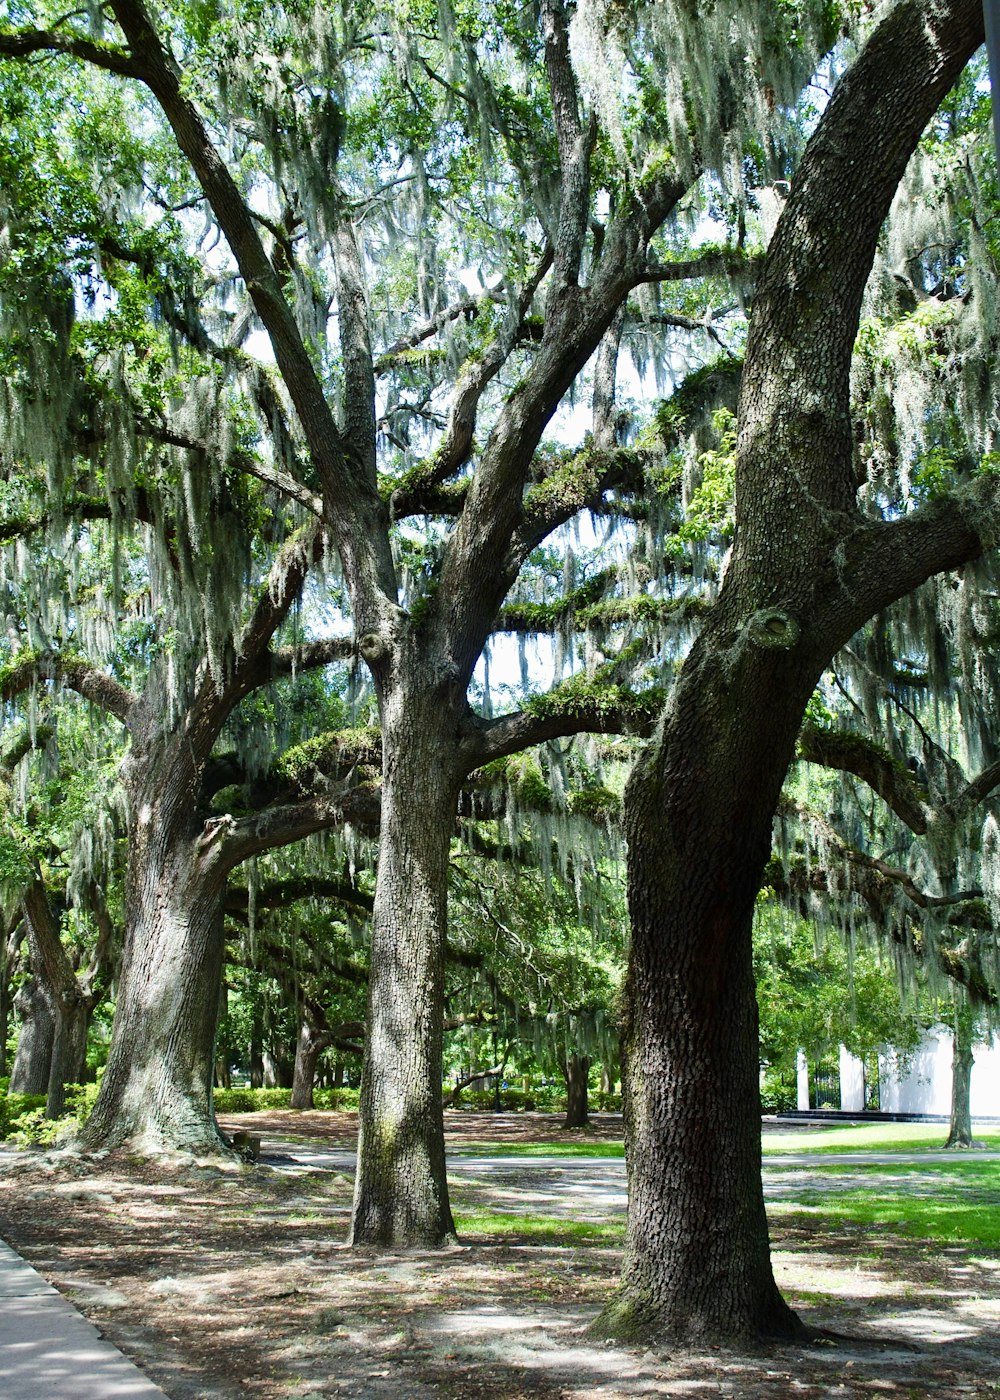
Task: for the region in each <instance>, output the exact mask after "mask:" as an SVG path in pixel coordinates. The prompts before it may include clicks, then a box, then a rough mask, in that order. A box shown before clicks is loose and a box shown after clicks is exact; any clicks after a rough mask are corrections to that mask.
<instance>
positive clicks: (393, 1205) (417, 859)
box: [350, 695, 458, 1246]
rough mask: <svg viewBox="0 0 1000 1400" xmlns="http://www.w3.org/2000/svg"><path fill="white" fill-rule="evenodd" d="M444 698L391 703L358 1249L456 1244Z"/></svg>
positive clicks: (356, 1220)
mask: <svg viewBox="0 0 1000 1400" xmlns="http://www.w3.org/2000/svg"><path fill="white" fill-rule="evenodd" d="M442 711H443V707H442V706H441V704H440V700H439V698H438V697H435V696H431V695H425V696H418V697H417V699H416V700H411V702H410V703H409V704H404V703H403V697H402V696H398V697H392V698H391V699H390V700H389V701H383V713H382V736H383V751H384V757H383V781H382V821H381V829H380V835H379V858H378V875H377V883H376V893H375V908H374V912H373V916H372V947H371V964H370V972H369V978H368V1012H367V1023H366V1024H367V1035H366V1039H365V1053H364V1062H363V1067H362V1072H361V1097H360V1104H359V1108H360V1114H359V1129H360V1132H359V1138H358V1166H357V1176H356V1179H355V1191H354V1217H353V1222H352V1227H351V1236H350V1239H351V1243H352V1244H356V1245H360V1244H371V1245H411V1244H421V1245H432V1246H433V1245H439V1244H442V1243H444V1242H445V1241H448V1240H451V1239H453V1238H454V1237H455V1225H454V1221H453V1220H452V1216H451V1208H450V1206H449V1203H448V1183H447V1179H446V1176H445V1156H444V1116H443V1103H442V1088H441V1074H442V1067H441V1054H442V1021H443V1014H444V953H445V942H446V933H447V899H448V853H449V846H450V840H451V832H452V828H453V825H454V820H455V809H456V802H457V794H458V782H457V779H455V778H453V777H450V776H449V774H448V771H447V766H446V762H445V761H444V760H443V758H442V755H446V756H447V755H450V752H451V749H452V747H453V740H451V737H450V736H446V735H445V734H443V733H442V720H443V713H442Z"/></svg>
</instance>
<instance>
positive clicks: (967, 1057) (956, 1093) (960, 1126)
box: [945, 1009, 976, 1147]
mask: <svg viewBox="0 0 1000 1400" xmlns="http://www.w3.org/2000/svg"><path fill="white" fill-rule="evenodd" d="M972 1027H973V1021H972V1017H971V1016H970V1015H969V1014H968V1012H967V1011H965V1010H964V1009H960V1010H959V1011H958V1012H957V1013H956V1016H955V1029H954V1032H953V1036H952V1046H953V1049H952V1057H951V1124H950V1126H949V1129H948V1141H947V1142H946V1143H945V1147H975V1145H976V1144H975V1142H974V1140H973V1137H972V1100H971V1089H972V1066H973V1064H974V1063H975V1058H974V1056H973V1053H972V1036H973V1030H972Z"/></svg>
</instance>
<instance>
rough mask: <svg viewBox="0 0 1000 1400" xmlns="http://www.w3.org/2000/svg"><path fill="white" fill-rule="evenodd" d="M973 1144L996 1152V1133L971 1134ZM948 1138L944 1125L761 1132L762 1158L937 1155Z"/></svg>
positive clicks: (994, 1130)
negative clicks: (788, 1155)
mask: <svg viewBox="0 0 1000 1400" xmlns="http://www.w3.org/2000/svg"><path fill="white" fill-rule="evenodd" d="M974 1135H975V1138H976V1141H977V1142H981V1143H982V1144H983V1145H984V1147H986V1148H988V1149H990V1150H991V1151H993V1152H1000V1131H998V1129H997V1128H996V1127H995V1126H991V1127H989V1128H984V1129H983V1130H982V1131H979V1130H978V1129H977V1130H976V1131H975V1134H974ZM947 1136H948V1125H947V1123H862V1124H860V1125H858V1126H851V1127H845V1126H842V1125H841V1124H839V1123H834V1124H831V1125H830V1126H829V1127H823V1128H811V1129H808V1130H805V1129H801V1128H800V1129H794V1130H789V1131H787V1132H783V1131H782V1130H781V1129H780V1128H778V1129H777V1130H774V1131H772V1130H771V1129H770V1126H768V1127H767V1128H766V1129H765V1132H764V1136H763V1150H764V1155H765V1157H767V1156H772V1155H782V1156H783V1155H785V1154H786V1153H790V1152H808V1153H812V1152H941V1151H943V1149H944V1144H945V1139H946V1138H947Z"/></svg>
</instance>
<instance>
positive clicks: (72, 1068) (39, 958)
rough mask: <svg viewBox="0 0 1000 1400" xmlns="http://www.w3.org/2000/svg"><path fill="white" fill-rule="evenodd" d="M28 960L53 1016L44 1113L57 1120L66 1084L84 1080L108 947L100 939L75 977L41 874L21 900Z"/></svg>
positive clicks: (60, 1111) (60, 1112)
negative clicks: (84, 968) (88, 962)
mask: <svg viewBox="0 0 1000 1400" xmlns="http://www.w3.org/2000/svg"><path fill="white" fill-rule="evenodd" d="M23 907H24V916H25V922H26V923H27V926H28V944H29V947H30V948H31V961H32V967H33V969H34V971H35V975H36V977H37V979H38V982H39V985H41V986H43V987H44V992H45V997H46V1000H47V1001H48V1004H49V1007H50V1008H51V1012H52V1019H53V1035H52V1049H51V1056H50V1061H49V1075H48V1082H47V1084H46V1087H45V1092H46V1103H45V1114H46V1117H48V1118H58V1117H59V1116H60V1114H62V1112H63V1111H64V1109H65V1107H66V1086H67V1085H68V1084H80V1083H82V1082H83V1079H84V1075H85V1073H86V1068H87V1029H88V1027H89V1024H90V1016H91V1012H92V1011H93V1009H94V1006H95V1005H96V1003H97V1000H98V992H97V990H96V988H95V979H96V977H97V974H98V972H99V971H100V970H101V963H102V962H103V956H104V953H105V952H106V948H104V947H103V942H104V940H103V939H101V940H99V947H98V952H97V955H96V957H95V959H94V961H93V962H92V964H91V966H90V968H89V970H88V972H87V973H86V974H85V975H84V977H83V978H79V977H78V976H77V974H76V973H75V972H74V970H73V967H72V964H71V963H70V960H69V957H68V955H67V953H66V950H65V948H64V947H63V945H62V939H61V937H60V931H59V920H58V918H57V917H56V914H55V912H54V910H53V909H52V906H51V905H50V903H49V899H48V895H47V894H46V891H45V886H44V885H43V883H42V879H41V875H40V873H39V875H38V877H37V878H36V879H35V880H34V881H33V882H32V884H31V885H30V886H29V887H28V889H27V891H26V893H25V896H24V901H23Z"/></svg>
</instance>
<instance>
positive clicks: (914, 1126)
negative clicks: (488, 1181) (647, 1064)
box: [448, 1123, 1000, 1158]
mask: <svg viewBox="0 0 1000 1400" xmlns="http://www.w3.org/2000/svg"><path fill="white" fill-rule="evenodd" d="M947 1136H948V1127H947V1124H945V1123H940V1124H937V1123H935V1124H927V1123H866V1124H864V1125H863V1126H861V1127H857V1128H851V1127H842V1126H841V1125H840V1124H832V1125H831V1126H830V1127H828V1128H815V1129H813V1130H811V1131H803V1130H801V1129H799V1130H795V1131H791V1132H784V1133H782V1132H778V1133H772V1132H768V1133H765V1134H764V1138H763V1151H764V1156H765V1157H776V1156H781V1157H784V1156H786V1155H788V1154H789V1153H799V1152H801V1153H808V1154H813V1153H821V1154H823V1153H832V1152H904V1153H905V1152H940V1151H942V1149H943V1148H944V1141H945V1138H946V1137H947ZM976 1141H977V1142H982V1143H983V1144H984V1145H985V1146H986V1147H987V1148H989V1149H990V1150H991V1151H993V1152H1000V1131H998V1130H997V1129H996V1128H990V1129H989V1130H984V1131H982V1132H978V1133H977V1134H976ZM448 1155H449V1156H451V1157H482V1156H488V1157H611V1158H614V1157H624V1155H625V1148H624V1146H623V1144H622V1143H620V1142H574V1141H572V1140H571V1139H570V1140H567V1141H566V1142H505V1143H498V1142H483V1143H481V1144H477V1143H463V1145H462V1146H461V1147H453V1148H450V1149H449V1154H448Z"/></svg>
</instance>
